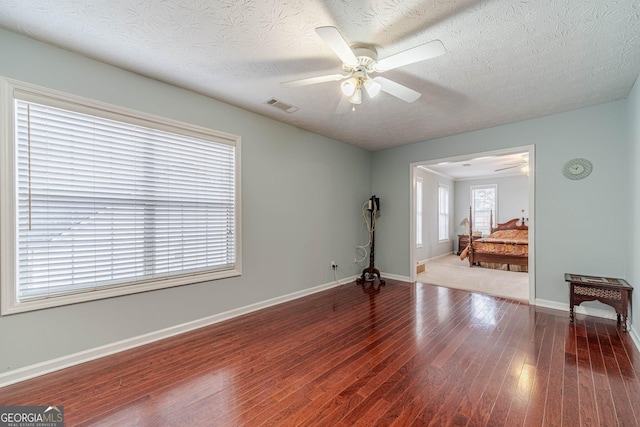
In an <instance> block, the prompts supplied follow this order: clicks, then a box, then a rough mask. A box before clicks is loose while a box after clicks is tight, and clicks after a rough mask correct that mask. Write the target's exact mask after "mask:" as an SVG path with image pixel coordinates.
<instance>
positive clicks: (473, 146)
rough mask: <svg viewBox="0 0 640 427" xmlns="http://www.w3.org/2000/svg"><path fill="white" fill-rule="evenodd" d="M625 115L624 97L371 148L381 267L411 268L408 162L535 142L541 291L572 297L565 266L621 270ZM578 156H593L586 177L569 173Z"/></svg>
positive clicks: (555, 297) (540, 294)
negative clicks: (379, 201)
mask: <svg viewBox="0 0 640 427" xmlns="http://www.w3.org/2000/svg"><path fill="white" fill-rule="evenodd" d="M626 114H627V101H625V100H623V101H618V102H612V103H607V104H602V105H598V106H594V107H589V108H584V109H580V110H575V111H570V112H567V113H562V114H555V115H552V116H547V117H542V118H538V119H534V120H528V121H523V122H518V123H513V124H509V125H505V126H498V127H494V128H490V129H485V130H480V131H475V132H469V133H465V134H460V135H454V136H450V137H446V138H440V139H436V140H431V141H428V142H422V143H417V144H411V145H405V146H402V147H397V148H392V149H388V150H382V151H377V152H375V153H373V164H372V170H374V171H375V173H374V174H373V175H372V183H373V191H374V192H375V193H376V194H377V195H378V196H380V197H381V198H383V199H384V200H386V206H387V207H388V208H387V209H386V210H385V212H384V215H382V216H381V218H380V219H379V221H378V224H377V234H376V238H377V240H376V243H377V245H376V253H377V254H378V255H379V257H378V259H379V263H378V264H379V265H378V267H379V268H380V269H382V270H383V271H385V272H389V273H394V274H398V275H403V276H409V273H410V270H409V269H410V260H409V257H410V254H409V249H410V248H409V227H408V226H407V224H408V222H409V218H410V217H409V197H410V192H411V190H410V189H411V187H410V182H411V181H410V180H411V170H410V169H411V168H410V163H414V162H421V161H429V160H434V159H441V158H447V157H456V156H462V155H468V154H474V153H481V152H485V151H493V150H501V149H507V148H512V147H516V146H526V145H535V147H536V151H535V167H536V171H535V175H534V176H535V212H530V215H529V216H530V218H534V220H535V236H534V238H535V242H536V246H535V251H536V253H535V256H536V265H535V277H536V297H537V298H539V299H544V300H550V301H554V302H565V303H566V302H568V290H567V285H566V283H565V282H564V273H565V272H574V273H584V274H594V275H611V276H618V277H620V276H623V275H624V274H625V269H626V266H627V257H626V256H625V254H624V250H625V248H626V247H627V246H626V245H627V238H626V236H627V233H628V229H627V220H628V209H627V207H628V200H627V198H628V195H629V194H628V185H627V182H628V179H627V178H628V173H629V172H628V169H629V168H628V162H627V155H628V150H629V139H628V136H627V120H626ZM575 157H584V158H587V159H590V160H591V161H592V163H593V167H594V169H593V172H592V174H591V175H590V176H589V177H588V178H587V179H584V180H581V181H570V180H567V179H565V178H564V177H563V175H562V166H563V164H564V163H565V162H566V161H567V160H569V159H571V158H575ZM635 197H636V196H635V194H634V198H635ZM534 213H535V216H534Z"/></svg>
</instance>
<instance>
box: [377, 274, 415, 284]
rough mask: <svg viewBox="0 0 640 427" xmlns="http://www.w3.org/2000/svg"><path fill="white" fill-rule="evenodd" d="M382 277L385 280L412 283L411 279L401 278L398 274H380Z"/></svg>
mask: <svg viewBox="0 0 640 427" xmlns="http://www.w3.org/2000/svg"><path fill="white" fill-rule="evenodd" d="M380 275H381V276H382V278H384V279H391V280H400V281H401V282H409V283H411V277H407V276H399V275H397V274H388V273H380Z"/></svg>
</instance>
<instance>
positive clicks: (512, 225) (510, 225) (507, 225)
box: [491, 209, 529, 233]
mask: <svg viewBox="0 0 640 427" xmlns="http://www.w3.org/2000/svg"><path fill="white" fill-rule="evenodd" d="M528 220H529V218H525V217H524V209H523V210H522V218H513V219H510V220H509V221H507V222H503V223H502V224H498V225H496V227H495V228H494V227H493V226H491V232H492V233H493V232H494V231H498V230H528V229H529V226H528V225H527V221H528ZM491 224H493V211H491ZM518 224H519V225H518Z"/></svg>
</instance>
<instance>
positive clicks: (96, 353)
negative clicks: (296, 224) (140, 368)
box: [0, 276, 359, 388]
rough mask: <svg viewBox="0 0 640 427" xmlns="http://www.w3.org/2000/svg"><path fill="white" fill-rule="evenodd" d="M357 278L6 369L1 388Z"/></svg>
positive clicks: (0, 383) (0, 384)
mask: <svg viewBox="0 0 640 427" xmlns="http://www.w3.org/2000/svg"><path fill="white" fill-rule="evenodd" d="M357 277H359V276H353V277H348V278H344V279H341V280H339V281H337V282H330V283H325V284H324V285H319V286H315V287H313V288H309V289H304V290H302V291H297V292H293V293H290V294H287V295H282V296H279V297H276V298H271V299H268V300H265V301H260V302H257V303H255V304H250V305H247V306H244V307H240V308H236V309H233V310H229V311H225V312H224V313H219V314H215V315H213V316H208V317H205V318H203V319H198V320H194V321H192V322H187V323H183V324H181V325H176V326H171V327H169V328H166V329H162V330H159V331H155V332H150V333H148V334H144V335H139V336H137V337H133V338H128V339H125V340H122V341H117V342H114V343H111V344H106V345H103V346H100V347H96V348H92V349H89V350H85V351H81V352H78V353H74V354H70V355H67V356H62V357H59V358H56V359H52V360H47V361H45V362H40V363H36V364H34V365H30V366H25V367H22V368H18V369H15V370H12V371H9V372H5V373H2V374H0V388H2V387H6V386H8V385H11V384H15V383H18V382H20V381H25V380H28V379H31V378H35V377H39V376H41V375H45V374H49V373H51V372H55V371H59V370H60V369H64V368H68V367H71V366H74V365H78V364H80V363H85V362H89V361H91V360H95V359H99V358H101V357H105V356H109V355H112V354H115V353H119V352H121V351H124V350H129V349H132V348H135V347H139V346H141V345H145V344H150V343H152V342H155V341H159V340H162V339H165V338H169V337H172V336H175V335H179V334H183V333H185V332H189V331H193V330H195V329H199V328H202V327H205V326H209V325H213V324H215V323H219V322H222V321H225V320H229V319H233V318H234V317H238V316H242V315H245V314H248V313H251V312H254V311H258V310H262V309H263V308H267V307H271V306H274V305H278V304H282V303H284V302H287V301H291V300H294V299H298V298H302V297H304V296H307V295H311V294H315V293H317V292H321V291H324V290H327V289H331V288H334V287H337V286H340V285H344V284H346V283H350V282H353V281H354V280H356V278H357Z"/></svg>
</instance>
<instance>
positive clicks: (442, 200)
mask: <svg viewBox="0 0 640 427" xmlns="http://www.w3.org/2000/svg"><path fill="white" fill-rule="evenodd" d="M438 240H440V241H441V242H442V241H446V240H449V187H448V186H446V185H444V184H438Z"/></svg>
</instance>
